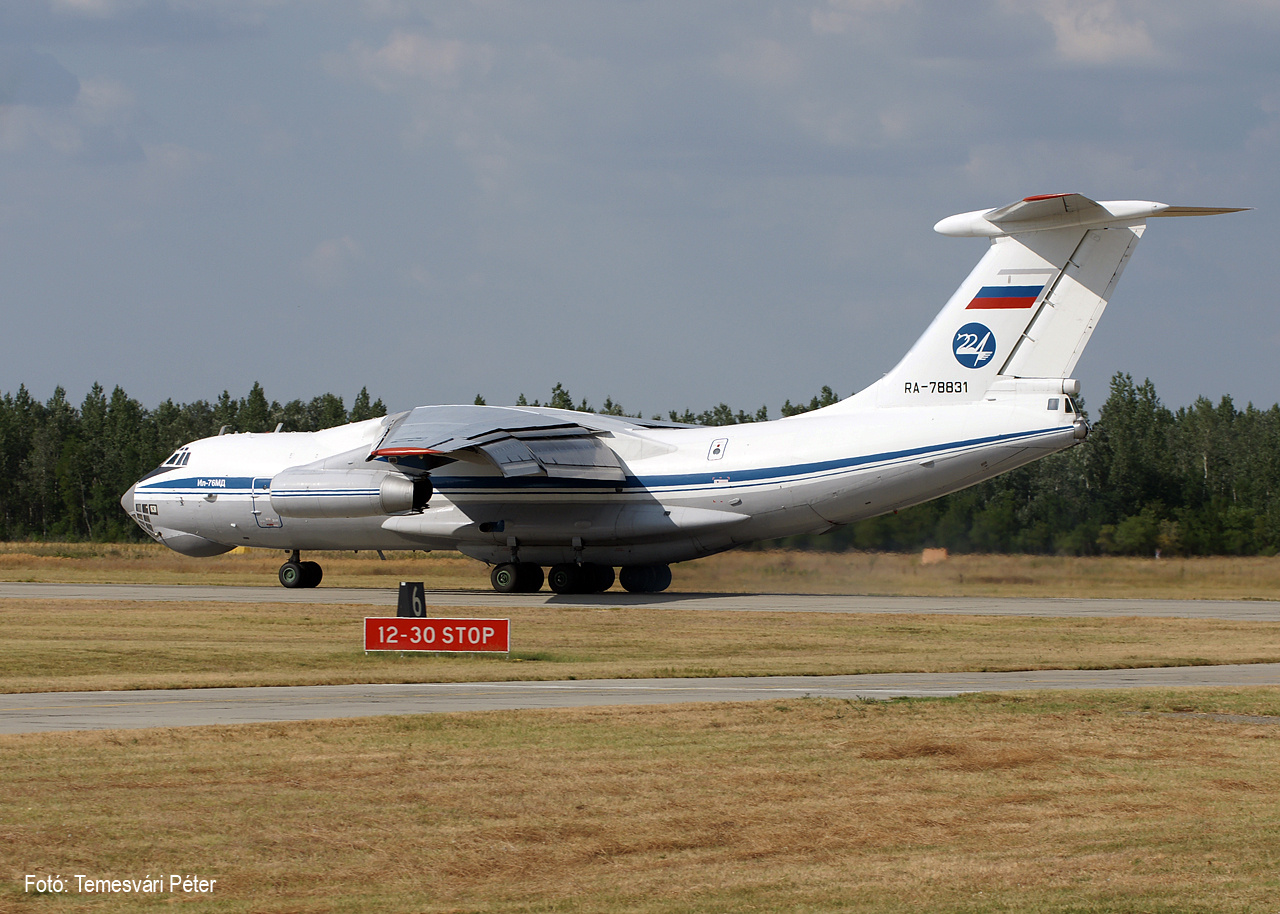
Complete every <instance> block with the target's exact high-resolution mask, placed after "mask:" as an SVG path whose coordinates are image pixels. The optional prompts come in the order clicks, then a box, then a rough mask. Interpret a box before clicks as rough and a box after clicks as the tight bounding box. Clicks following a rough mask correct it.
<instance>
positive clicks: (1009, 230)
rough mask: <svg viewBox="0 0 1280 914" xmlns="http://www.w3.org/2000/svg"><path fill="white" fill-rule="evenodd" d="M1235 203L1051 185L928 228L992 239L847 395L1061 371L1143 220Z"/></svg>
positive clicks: (962, 394) (953, 391)
mask: <svg viewBox="0 0 1280 914" xmlns="http://www.w3.org/2000/svg"><path fill="white" fill-rule="evenodd" d="M1238 211H1239V210H1237V209H1229V208H1216V207H1171V206H1168V205H1166V204H1163V203H1152V202H1148V201H1142V200H1118V201H1109V202H1104V203H1098V202H1096V201H1094V200H1090V199H1089V198H1088V197H1084V196H1081V195H1080V194H1048V195H1043V196H1036V197H1027V198H1025V199H1023V200H1019V201H1017V202H1015V203H1011V204H1009V205H1008V206H1002V207H999V208H996V209H988V210H978V211H975V212H971V213H961V214H960V215H957V216H950V217H948V218H946V219H943V220H942V221H941V222H939V223H938V224H937V225H935V226H934V230H935V231H937V232H939V233H941V234H943V235H952V236H959V237H989V238H990V239H991V247H990V248H989V249H988V250H987V253H986V255H985V256H984V257H983V258H982V260H981V261H979V263H978V265H977V266H976V267H975V268H974V270H973V272H972V273H970V274H969V276H968V278H967V279H966V280H965V281H964V282H963V283H962V284H961V285H960V288H959V289H957V290H956V292H955V294H954V295H952V296H951V299H950V300H949V301H948V302H947V304H946V306H945V307H943V309H942V311H941V312H939V314H938V316H937V317H936V318H934V320H933V322H932V323H931V324H930V325H929V328H928V329H927V330H926V331H925V333H924V335H923V336H921V337H920V339H919V340H917V341H916V343H915V345H914V346H912V347H911V350H910V351H909V352H908V353H907V354H906V356H904V357H903V359H902V360H901V361H900V362H899V363H898V364H897V366H895V367H894V368H893V370H891V371H890V372H889V373H888V374H886V375H885V376H884V377H883V378H881V379H880V380H879V381H877V382H876V383H875V384H873V385H871V387H868V388H867V389H866V390H864V391H862V392H860V393H859V394H857V395H856V396H855V397H853V398H850V400H846V401H845V403H846V404H848V405H849V408H853V407H854V404H855V403H861V404H863V405H865V404H866V403H867V401H868V400H869V399H871V400H872V401H873V402H874V403H875V404H876V405H879V406H911V405H922V406H923V405H934V404H939V403H948V402H952V403H954V402H963V401H965V400H978V399H981V398H982V397H983V396H984V394H986V392H987V391H988V390H989V389H990V388H991V386H992V385H993V384H994V383H996V382H997V381H998V380H1002V379H1009V378H1067V377H1068V376H1069V375H1070V374H1071V371H1072V369H1074V368H1075V365H1076V362H1077V361H1078V360H1079V358H1080V355H1081V353H1082V352H1083V351H1084V347H1085V344H1087V343H1088V342H1089V337H1090V336H1091V335H1092V334H1093V330H1094V327H1096V326H1097V323H1098V320H1099V318H1101V316H1102V312H1103V310H1104V309H1105V308H1106V306H1107V302H1108V301H1109V300H1110V298H1111V293H1112V291H1113V290H1114V289H1115V286H1116V283H1117V282H1118V281H1119V279H1120V274H1121V273H1122V272H1123V270H1124V267H1125V264H1126V263H1128V260H1129V257H1130V256H1131V255H1132V254H1133V249H1134V248H1135V247H1136V246H1137V244H1138V241H1139V240H1140V239H1141V237H1142V233H1143V231H1144V230H1145V228H1146V220H1147V219H1148V218H1151V217H1156V216H1202V215H1213V214H1218V213H1229V212H1238ZM839 406H840V404H837V406H835V407H832V409H838V408H839Z"/></svg>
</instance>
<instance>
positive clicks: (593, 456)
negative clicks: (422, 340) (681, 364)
mask: <svg viewBox="0 0 1280 914" xmlns="http://www.w3.org/2000/svg"><path fill="white" fill-rule="evenodd" d="M621 424H622V423H619V422H618V421H617V420H614V419H611V418H608V417H598V416H595V415H594V414H592V413H575V412H569V411H567V410H545V411H543V410H537V409H527V410H526V409H512V408H507V407H498V406H419V407H418V408H417V409H413V410H410V411H409V412H408V413H405V414H404V415H403V416H402V417H400V418H399V419H397V420H395V421H393V422H392V423H391V424H390V426H389V427H388V428H387V431H386V433H385V434H384V435H383V436H382V439H381V440H380V441H379V442H378V443H377V444H376V445H374V447H373V450H372V451H371V452H370V454H369V458H370V459H374V458H378V457H387V458H392V457H394V458H404V457H426V458H437V459H438V458H446V459H452V460H460V459H468V458H470V459H475V458H477V457H479V458H481V459H483V460H486V461H488V462H489V463H492V464H493V465H494V466H496V467H497V468H498V469H499V470H501V471H502V475H503V476H551V477H559V478H569V479H597V480H602V481H609V482H622V481H623V480H624V479H625V478H626V473H625V472H624V471H623V468H622V464H621V463H620V462H619V461H618V456H617V454H615V453H614V452H613V450H612V449H610V448H609V447H608V446H607V445H606V444H604V442H602V441H601V440H600V439H599V438H598V437H597V436H598V435H599V434H600V433H602V432H606V431H610V430H612V429H613V428H614V427H616V426H618V425H621ZM646 424H647V423H646Z"/></svg>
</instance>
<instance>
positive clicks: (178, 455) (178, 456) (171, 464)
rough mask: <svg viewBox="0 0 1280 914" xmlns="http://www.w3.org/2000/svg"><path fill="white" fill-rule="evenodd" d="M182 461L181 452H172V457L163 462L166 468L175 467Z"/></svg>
mask: <svg viewBox="0 0 1280 914" xmlns="http://www.w3.org/2000/svg"><path fill="white" fill-rule="evenodd" d="M181 459H182V451H174V452H173V456H172V457H170V458H169V459H168V460H166V461H165V462H164V465H165V466H167V467H176V466H177V465H178V461H179V460H181Z"/></svg>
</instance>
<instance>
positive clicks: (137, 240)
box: [0, 0, 1280, 416]
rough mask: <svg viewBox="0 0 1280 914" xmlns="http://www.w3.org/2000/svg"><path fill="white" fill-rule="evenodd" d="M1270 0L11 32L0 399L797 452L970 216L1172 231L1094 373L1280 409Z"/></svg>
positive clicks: (125, 25)
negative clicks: (798, 427)
mask: <svg viewBox="0 0 1280 914" xmlns="http://www.w3.org/2000/svg"><path fill="white" fill-rule="evenodd" d="M1277 47H1280V0H1221V2H1216V3H1213V4H1206V3H1203V2H1195V0H1150V2H1146V0H1134V2H1123V0H972V2H966V3H963V4H961V3H954V2H950V0H937V2H929V0H807V2H767V0H759V2H751V0H743V2H727V0H705V2H699V3H689V2H687V0H672V2H664V0H615V2H574V0H539V2H536V3H530V2H506V0H475V2H460V0H432V2H423V3H417V2H409V0H217V2H203V0H5V2H4V3H3V4H0V319H2V324H0V391H7V392H13V391H16V390H17V388H18V386H19V385H20V384H25V385H26V386H27V388H28V389H29V390H30V391H31V392H32V393H33V394H34V395H35V396H37V397H38V398H40V399H46V398H48V397H49V396H50V395H51V394H52V392H53V390H54V387H55V386H56V385H62V386H63V387H64V388H66V390H67V393H68V396H69V397H70V398H71V399H72V400H73V401H75V402H78V401H79V400H81V399H83V397H84V395H85V393H86V392H87V391H88V389H89V387H90V385H92V384H93V383H94V382H98V383H101V384H103V385H104V386H105V387H106V388H107V389H108V390H110V389H111V388H113V387H114V386H116V385H120V386H121V387H123V388H124V389H125V390H126V391H127V392H128V393H129V394H130V395H132V396H134V397H136V398H138V399H139V400H141V401H142V402H143V403H144V404H145V405H147V406H154V405H156V404H157V403H159V402H160V401H161V400H163V399H165V398H173V399H174V400H177V401H190V400H195V399H201V398H203V399H214V398H216V397H217V396H218V394H219V393H221V392H222V391H223V390H229V391H230V392H231V393H232V395H233V396H243V395H244V394H245V393H247V392H248V390H249V388H250V386H251V385H252V384H253V382H254V381H259V382H261V383H262V384H263V386H264V387H265V389H266V392H267V395H268V396H269V397H270V398H272V399H277V400H281V401H285V400H289V399H293V398H295V397H301V398H304V399H309V398H310V397H313V396H315V395H317V394H320V393H323V392H326V391H331V392H333V393H336V394H338V395H340V396H343V397H344V398H346V400H347V402H348V403H349V402H350V400H351V398H352V397H353V396H354V394H355V393H356V392H357V391H358V390H359V389H360V388H361V387H362V386H367V387H368V389H369V391H370V393H371V394H372V395H374V396H375V397H381V398H382V399H383V400H384V401H385V402H386V404H387V406H388V407H390V408H391V409H393V410H397V409H407V408H410V407H412V406H415V405H421V404H428V403H455V402H464V403H469V402H471V401H472V400H473V398H474V397H475V396H476V395H477V394H481V395H483V396H484V397H485V398H486V399H487V401H488V402H489V403H490V404H501V403H511V402H514V401H515V399H516V397H517V395H519V394H520V393H524V394H526V396H527V397H528V398H529V399H530V400H532V399H534V398H535V397H541V398H542V399H544V400H545V399H546V398H547V397H548V395H549V392H550V390H551V387H552V385H553V384H555V383H557V382H560V383H562V384H564V386H565V387H567V388H568V389H569V391H570V392H571V393H572V394H573V395H574V397H575V399H581V398H584V397H585V398H586V399H587V400H588V401H589V402H590V403H592V404H593V405H596V406H599V405H600V404H601V403H602V401H603V400H604V398H605V397H606V396H608V397H611V398H612V399H613V400H614V401H615V402H618V403H621V404H622V406H623V407H624V408H626V409H627V410H629V411H633V412H634V411H643V412H644V413H645V414H647V415H648V414H652V413H656V412H659V411H661V412H663V413H665V412H666V411H667V410H668V409H679V410H683V409H684V408H686V407H689V408H692V409H694V410H695V411H699V410H702V409H705V408H708V407H711V406H714V405H715V404H716V403H719V402H727V403H728V404H730V406H732V407H733V408H735V409H746V410H748V411H754V410H755V409H757V408H758V407H759V406H760V405H762V404H763V405H766V406H768V408H769V412H770V415H771V416H777V415H778V407H779V406H780V405H781V404H782V402H783V401H784V400H785V399H791V400H793V401H795V400H801V399H803V400H806V401H807V400H808V399H809V397H811V396H812V395H814V394H815V393H817V392H818V390H819V388H821V387H822V385H830V386H832V387H833V388H834V389H835V390H836V391H837V393H839V394H840V395H841V396H848V395H849V394H850V393H852V392H854V391H855V390H858V389H861V388H862V387H864V386H866V385H867V384H869V383H871V382H873V381H874V380H876V378H878V377H879V376H880V375H881V374H883V373H884V372H886V371H888V370H889V369H890V368H891V367H893V364H894V363H895V362H896V361H897V360H898V358H900V356H901V355H902V354H903V353H905V352H906V350H907V349H908V348H909V346H910V345H911V343H912V342H913V341H914V340H915V339H916V337H917V336H919V335H920V333H921V332H922V331H923V330H924V328H925V326H926V325H927V324H928V322H929V320H930V319H931V318H932V317H933V315H934V314H935V313H936V312H937V311H938V310H939V309H940V308H941V306H942V305H943V303H945V301H946V300H947V298H948V296H949V295H950V294H951V293H952V292H953V291H954V289H955V288H956V286H957V285H958V284H959V283H960V281H961V280H962V279H963V278H964V277H965V276H966V275H967V273H968V271H969V270H970V269H971V268H972V266H973V264H975V263H976V262H977V261H978V259H979V258H980V257H981V256H982V254H983V252H984V250H985V246H986V242H985V241H983V240H981V239H955V238H945V237H942V236H940V235H937V234H935V233H934V232H933V231H932V226H933V224H934V223H935V222H937V221H938V220H939V219H941V218H943V217H945V216H948V215H950V214H952V213H959V212H964V211H968V210H974V209H981V208H985V207H991V206H1000V205H1003V204H1006V203H1009V202H1012V201H1014V200H1016V199H1019V198H1021V197H1024V196H1027V195H1031V194H1043V193H1057V192H1078V193H1082V194H1085V195H1087V196H1089V197H1092V198H1093V199H1097V200H1110V199H1143V200H1156V201H1160V202H1164V203H1169V204H1174V205H1189V206H1249V207H1254V208H1255V209H1253V210H1252V211H1251V212H1247V213H1239V214H1234V215H1228V216H1216V217H1210V218H1203V219H1162V220H1154V221H1153V222H1152V223H1151V224H1150V225H1149V227H1148V230H1147V233H1146V235H1145V236H1144V238H1143V241H1142V244H1141V245H1140V246H1139V248H1138V250H1137V252H1136V253H1135V255H1134V257H1133V259H1132V261H1131V262H1130V264H1129V266H1128V267H1127V268H1126V271H1125V274H1124V277H1123V279H1122V280H1121V282H1120V285H1119V287H1118V289H1117V291H1116V293H1115V295H1114V296H1113V298H1112V300H1111V305H1110V307H1109V308H1108V310H1107V312H1106V315H1105V316H1104V318H1103V320H1102V322H1101V324H1100V326H1099V329H1098V330H1097V332H1096V333H1095V334H1094V336H1093V339H1092V342H1091V343H1090V345H1089V348H1088V349H1087V350H1086V352H1085V354H1084V357H1083V358H1082V359H1081V361H1080V363H1079V365H1078V366H1077V369H1076V371H1075V376H1076V377H1078V378H1079V379H1080V380H1081V382H1082V385H1083V395H1084V399H1085V401H1086V403H1088V404H1089V405H1090V406H1091V407H1097V406H1100V405H1101V404H1102V402H1103V401H1104V400H1105V399H1106V395H1107V387H1108V382H1109V379H1110V377H1111V376H1112V375H1113V374H1114V373H1115V372H1117V371H1123V372H1129V373H1130V374H1132V375H1133V376H1134V378H1135V379H1137V380H1139V381H1141V380H1142V379H1144V378H1148V377H1149V378H1150V379H1151V380H1152V381H1153V382H1154V383H1155V385H1156V389H1157V391H1158V392H1159V393H1160V395H1161V398H1162V399H1163V401H1164V402H1165V403H1166V404H1167V405H1170V406H1172V407H1177V406H1180V405H1185V404H1188V403H1190V402H1192V401H1193V400H1194V399H1195V398H1196V397H1198V396H1201V395H1204V396H1208V397H1210V398H1211V399H1214V400H1216V399H1218V398H1219V397H1221V396H1223V395H1230V396H1232V397H1233V398H1234V399H1235V401H1236V402H1237V404H1238V405H1241V406H1243V405H1244V404H1245V403H1246V402H1253V403H1255V404H1257V405H1259V406H1270V405H1271V404H1273V403H1275V402H1276V401H1277V400H1280V370H1278V368H1277V361H1278V360H1277V357H1276V354H1277V352H1278V351H1280V308H1277V306H1276V299H1277V289H1278V288H1280V256H1277V244H1276V241H1277V239H1278V238H1280V54H1277V53H1276V48H1277Z"/></svg>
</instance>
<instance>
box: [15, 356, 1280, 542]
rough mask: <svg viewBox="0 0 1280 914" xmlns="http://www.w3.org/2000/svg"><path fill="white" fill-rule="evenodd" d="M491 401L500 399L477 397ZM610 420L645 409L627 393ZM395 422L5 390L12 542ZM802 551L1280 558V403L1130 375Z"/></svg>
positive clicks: (343, 412) (263, 407)
mask: <svg viewBox="0 0 1280 914" xmlns="http://www.w3.org/2000/svg"><path fill="white" fill-rule="evenodd" d="M838 400H839V397H838V396H837V395H836V394H835V392H834V391H833V390H832V388H830V387H824V388H823V389H822V391H821V392H820V393H819V394H817V395H815V396H814V397H812V398H811V399H810V400H809V401H807V402H806V401H798V402H797V403H795V404H793V403H792V402H791V401H790V400H787V401H786V403H784V405H783V407H782V410H781V412H782V414H783V415H784V416H788V415H796V414H798V413H803V412H807V411H809V410H812V409H818V408H821V407H823V406H828V405H830V404H832V403H835V402H838ZM475 402H476V403H478V404H483V403H484V402H485V401H484V398H483V397H481V396H477V397H476V401H475ZM517 404H518V405H530V406H540V405H545V406H551V407H556V408H560V409H574V410H580V411H590V412H596V411H597V410H596V409H594V408H593V407H592V406H591V405H590V404H588V403H587V401H586V399H585V398H583V399H582V400H579V401H575V400H574V399H573V397H572V396H571V395H570V394H569V391H568V390H567V389H565V388H564V386H563V385H561V384H556V385H555V387H554V388H552V391H551V396H550V398H549V400H548V401H547V402H546V403H545V404H544V403H540V402H539V401H538V400H534V401H533V402H532V403H530V402H529V401H528V400H527V399H526V398H525V396H524V394H521V395H520V397H519V398H518V400H517ZM598 412H601V413H606V414H610V415H619V416H625V415H629V414H628V413H627V412H626V411H625V410H624V408H623V407H622V406H621V405H620V404H618V403H615V402H614V401H613V400H612V398H606V399H605V401H604V404H603V406H602V407H601V408H600V409H599V410H598ZM385 414H386V408H385V406H384V405H383V403H382V401H381V400H380V399H379V400H373V399H371V398H370V396H369V393H368V390H367V389H362V390H361V391H360V393H359V394H358V395H357V396H356V398H355V399H354V400H353V401H352V404H351V408H350V409H347V408H346V406H345V405H344V403H343V400H342V398H341V397H338V396H335V395H333V394H328V393H327V394H323V395H321V396H318V397H315V398H313V399H311V400H310V401H302V400H291V401H289V402H288V403H284V404H281V403H279V402H277V401H269V400H268V399H267V397H266V394H265V392H264V391H263V389H262V385H261V384H257V383H255V384H254V385H253V387H252V389H251V390H250V391H249V394H248V396H246V397H242V398H239V399H236V398H233V397H232V396H231V395H230V394H229V393H228V392H226V391H224V392H223V393H222V395H221V396H220V397H218V398H217V399H216V400H215V401H212V402H210V401H207V400H196V401H194V402H191V403H183V404H178V403H174V402H173V401H172V400H165V401H164V402H163V403H161V404H160V405H159V406H157V407H155V408H154V409H147V408H146V407H144V406H143V405H142V404H141V403H140V402H138V401H137V400H135V399H133V398H132V397H129V396H128V395H127V394H126V393H125V392H124V390H122V389H121V388H119V387H116V388H115V389H114V390H113V391H112V392H111V394H110V395H109V396H108V395H107V394H106V392H105V390H104V389H103V388H102V387H101V386H100V385H96V384H95V385H94V387H93V389H92V390H90V392H89V394H88V395H87V396H86V397H85V399H84V401H83V402H82V403H81V404H80V405H79V406H75V405H74V404H72V403H71V402H70V401H68V400H67V397H66V392H65V391H64V390H63V389H62V388H58V389H57V390H55V391H54V394H53V396H52V397H50V398H49V400H47V401H45V402H40V401H38V400H36V399H35V398H33V397H32V396H31V394H30V393H29V392H28V391H27V389H26V388H25V387H19V388H18V392H17V393H16V394H9V393H6V394H4V395H3V396H0V539H4V540H13V539H28V538H39V539H59V540H81V539H89V540H99V541H115V540H133V539H138V538H140V536H141V534H140V532H139V531H138V530H137V529H136V527H135V526H134V525H133V523H132V522H131V521H130V520H129V519H128V517H126V516H125V514H124V512H123V511H121V509H120V505H119V500H120V496H121V495H122V494H123V493H124V491H125V490H126V489H127V488H128V487H129V486H130V485H131V484H132V483H133V482H135V481H136V480H137V479H138V478H139V477H141V476H142V475H143V474H145V473H146V472H148V471H149V470H151V469H153V468H154V467H156V466H157V465H159V464H160V463H161V462H162V461H163V460H164V459H165V458H166V457H167V456H168V455H169V454H170V453H171V452H172V451H173V450H174V449H175V448H176V447H177V446H178V445H180V444H183V443H186V442H188V441H192V440H195V439H197V438H204V437H208V436H211V435H216V434H218V433H219V432H220V431H222V430H224V429H225V430H227V431H233V432H270V431H273V430H275V429H280V430H283V431H316V430H319V429H322V428H329V427H332V426H335V425H341V424H343V423H345V422H354V421H358V420H361V419H369V418H373V417H375V416H381V415H385ZM652 418H655V419H658V418H662V419H670V420H672V421H678V422H689V423H692V424H699V425H714V426H721V425H733V424H738V423H744V422H759V421H765V420H766V419H768V410H767V408H766V407H764V406H761V407H760V408H759V409H758V410H756V411H754V412H748V411H743V410H738V411H734V410H733V409H731V408H730V407H729V406H728V405H726V404H724V403H720V404H718V405H717V406H715V407H713V408H711V409H706V410H703V411H701V412H698V413H695V412H693V410H691V409H687V408H686V409H685V410H683V411H676V410H671V411H669V412H668V414H667V415H665V416H660V415H655V416H653V417H652ZM774 545H783V546H787V547H791V548H801V549H823V550H836V551H839V550H846V549H871V550H886V551H914V550H918V549H921V548H924V547H931V546H941V547H945V548H948V549H950V550H952V551H956V552H1024V553H1059V554H1073V555H1091V554H1122V555H1151V554H1155V553H1156V551H1157V550H1159V551H1160V552H1161V553H1163V554H1166V555H1215V554H1229V555H1273V554H1275V553H1277V552H1278V551H1280V405H1277V406H1272V407H1271V408H1270V409H1266V410H1260V409H1257V408H1256V407H1254V406H1253V405H1252V404H1249V405H1247V406H1246V407H1245V408H1244V409H1238V408H1237V407H1236V406H1235V404H1234V403H1233V402H1232V400H1231V398H1230V397H1223V398H1222V400H1220V401H1219V402H1218V403H1216V404H1215V403H1213V402H1211V401H1209V400H1208V399H1205V398H1203V397H1202V398H1200V399H1198V400H1196V402H1195V403H1193V404H1192V405H1190V406H1187V407H1182V408H1180V409H1178V410H1176V411H1173V410H1170V409H1168V408H1167V407H1165V406H1164V405H1163V404H1162V403H1161V402H1160V399H1159V397H1158V396H1157V394H1156V390H1155V386H1154V385H1153V384H1152V383H1151V382H1150V381H1149V380H1148V381H1145V382H1143V383H1142V384H1135V383H1134V381H1133V379H1132V378H1131V377H1130V376H1129V375H1127V374H1117V375H1116V376H1115V377H1114V378H1112V380H1111V386H1110V393H1109V396H1108V398H1107V400H1106V402H1105V403H1104V404H1103V406H1102V408H1101V410H1100V411H1099V416H1098V418H1097V421H1096V422H1094V423H1093V429H1092V432H1091V433H1090V435H1089V437H1088V438H1087V439H1086V441H1085V442H1084V443H1083V444H1082V445H1081V446H1079V447H1075V448H1072V449H1071V450H1069V451H1066V452H1064V453H1062V454H1057V455H1054V456H1052V457H1049V458H1046V459H1044V460H1040V461H1037V462H1036V463H1033V464H1031V465H1029V466H1026V467H1023V468H1021V469H1018V470H1014V471H1012V472H1010V473H1006V474H1005V475H1003V476H1000V477H997V478H996V479H993V480H990V481H988V482H985V483H982V484H980V485H977V486H974V487H972V488H970V489H966V490H964V491H962V492H957V493H955V494H954V495H950V496H947V497H945V498H940V499H937V500H936V501H932V502H928V503H926V504H923V505H918V506H916V507H914V508H910V509H907V510H904V511H901V512H898V513H896V514H890V515H885V516H883V517H878V518H872V519H870V520H866V521H861V522H859V523H856V524H849V525H847V526H843V527H838V528H836V529H835V530H833V531H831V532H830V533H827V534H825V535H822V536H802V537H789V538H787V539H785V540H780V541H777V543H775V544H774Z"/></svg>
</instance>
